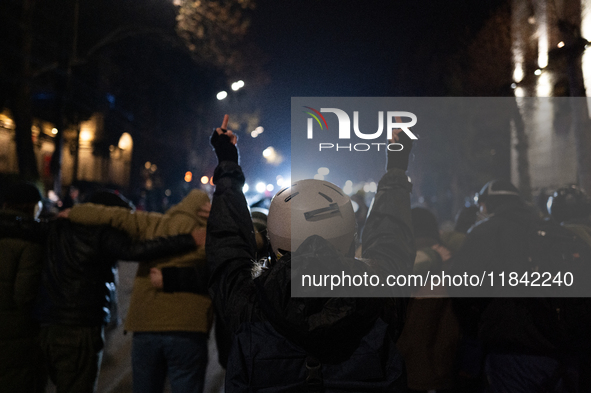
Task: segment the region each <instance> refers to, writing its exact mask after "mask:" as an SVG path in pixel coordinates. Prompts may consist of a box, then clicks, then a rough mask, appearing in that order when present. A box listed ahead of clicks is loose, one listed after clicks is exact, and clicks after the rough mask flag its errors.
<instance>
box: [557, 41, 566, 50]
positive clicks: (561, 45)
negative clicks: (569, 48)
mask: <svg viewBox="0 0 591 393" xmlns="http://www.w3.org/2000/svg"><path fill="white" fill-rule="evenodd" d="M556 46H557V47H559V48H562V47H563V46H564V41H560V42H559V43H558V45H556Z"/></svg>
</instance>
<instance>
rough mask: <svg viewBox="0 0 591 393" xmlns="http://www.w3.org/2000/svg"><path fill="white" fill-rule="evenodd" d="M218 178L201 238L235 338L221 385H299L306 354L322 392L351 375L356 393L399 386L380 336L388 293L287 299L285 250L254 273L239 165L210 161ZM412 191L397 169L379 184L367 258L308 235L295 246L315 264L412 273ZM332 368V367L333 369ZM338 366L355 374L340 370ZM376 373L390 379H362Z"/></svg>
mask: <svg viewBox="0 0 591 393" xmlns="http://www.w3.org/2000/svg"><path fill="white" fill-rule="evenodd" d="M214 183H215V184H216V191H215V194H214V197H213V202H212V209H211V213H210V217H209V221H208V224H207V244H206V250H207V257H208V263H209V267H210V270H211V272H212V274H211V279H210V285H209V288H210V295H211V296H212V299H213V302H214V305H215V307H216V308H217V310H219V311H221V314H222V315H223V318H224V321H225V323H226V325H227V326H228V327H229V329H230V331H232V332H233V333H235V335H236V338H235V340H234V343H233V348H232V353H231V355H230V360H229V363H228V368H227V371H228V374H227V377H226V389H227V391H229V392H233V391H242V389H247V388H248V389H253V388H255V390H257V389H263V388H268V389H270V390H265V391H269V392H279V391H294V390H290V389H295V391H298V389H297V387H298V386H300V385H298V381H299V382H303V380H304V379H306V378H307V375H308V376H309V374H306V371H305V370H306V367H305V365H306V364H307V362H308V360H307V359H308V357H309V356H313V358H314V359H315V360H317V361H319V362H320V364H322V367H321V368H322V371H323V372H324V378H325V380H324V386H325V388H326V390H325V391H327V392H328V391H342V390H345V389H346V388H345V385H343V384H346V383H348V382H347V381H349V382H350V383H351V384H352V385H351V384H349V385H346V386H348V387H349V389H350V388H351V386H353V385H355V384H356V383H357V384H360V383H361V385H355V386H358V389H361V390H359V391H372V390H371V389H374V388H375V390H376V391H381V389H393V388H395V386H394V385H396V383H399V382H400V381H397V380H399V378H398V377H399V376H400V374H401V372H402V363H401V358H400V356H399V355H398V353H397V352H396V349H395V348H394V345H393V341H392V340H391V339H390V338H389V336H388V337H386V336H385V332H386V328H387V324H386V323H384V322H383V321H382V318H385V319H388V321H387V322H388V323H391V322H393V321H392V319H396V318H397V317H398V318H400V317H401V316H400V315H398V316H395V317H393V318H392V317H390V318H388V317H385V316H384V304H385V303H386V302H388V301H389V300H387V299H384V298H351V297H333V298H292V297H291V284H290V282H291V274H292V271H291V269H292V265H291V259H290V254H286V255H284V256H283V257H282V258H281V259H279V260H278V261H277V262H276V263H275V264H274V265H273V266H272V267H271V268H270V269H268V270H266V271H264V272H263V274H261V275H260V276H259V277H257V278H255V279H253V278H252V276H251V270H252V264H253V261H254V258H255V250H256V244H255V238H254V231H253V226H252V220H251V218H250V214H249V211H248V206H247V203H246V200H245V198H244V195H243V193H242V186H243V184H244V175H243V174H242V170H241V168H240V166H238V165H237V164H235V163H232V162H228V161H222V163H221V164H220V165H219V166H218V167H217V168H216V171H215V174H214ZM410 188H411V186H410V183H409V182H408V180H407V177H406V175H405V174H404V171H402V170H396V169H394V170H390V171H389V172H388V173H386V174H385V175H384V177H383V178H382V180H381V181H380V184H379V186H378V192H377V195H376V199H375V202H374V205H373V207H372V212H371V214H370V215H369V217H368V220H367V223H366V226H365V229H364V238H363V249H364V250H363V254H364V255H363V256H364V259H366V262H363V261H361V260H356V259H353V258H346V257H342V256H339V255H338V254H337V252H336V251H335V250H334V249H333V247H332V246H331V245H330V244H329V243H328V242H327V241H325V240H324V239H322V238H321V237H318V236H313V237H310V238H308V239H307V240H306V241H305V242H304V243H303V244H302V245H301V246H300V248H299V249H298V250H297V251H296V252H297V253H298V255H299V256H303V257H304V259H305V260H307V261H309V262H310V263H312V264H327V263H328V264H330V263H332V264H336V265H338V264H342V265H348V266H350V267H352V269H353V270H359V271H369V272H371V271H376V270H380V271H382V272H388V273H389V274H410V273H411V272H412V264H413V261H414V256H415V249H414V242H413V237H412V231H411V224H410V195H409V192H410ZM367 261H369V262H367ZM391 294H392V295H393V296H403V295H405V294H406V292H405V291H404V290H403V289H402V288H392V292H391ZM380 317H382V318H380ZM376 353H381V358H380V357H378V358H376V357H375V354H376ZM372 354H373V355H372ZM263 365H266V366H263ZM331 365H332V366H333V367H336V368H335V369H331ZM335 365H336V366H335ZM337 369H338V370H351V372H350V373H347V372H343V371H339V372H338V373H337V371H335V370H337ZM280 370H282V371H281V374H278V373H279V371H280ZM331 370H332V371H331ZM353 370H356V371H353ZM335 373H336V374H335ZM339 373H340V374H339ZM329 375H332V378H333V379H334V381H333V382H332V385H331V381H328V380H327V379H326V378H327V376H329ZM380 378H383V379H384V380H386V379H387V380H388V381H387V383H386V384H382V385H380V384H379V383H375V384H374V385H372V386H371V387H370V386H369V385H363V383H368V382H367V381H369V380H374V382H375V381H380ZM388 383H389V385H388ZM339 384H340V385H339ZM339 386H341V387H342V389H341V388H339ZM363 386H365V387H363ZM300 387H301V386H300ZM362 387H363V388H362ZM302 389H303V388H302ZM390 391H391V390H390Z"/></svg>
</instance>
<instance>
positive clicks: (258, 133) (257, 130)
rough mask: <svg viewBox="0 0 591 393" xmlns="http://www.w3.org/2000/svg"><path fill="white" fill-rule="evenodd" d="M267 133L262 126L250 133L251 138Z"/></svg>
mask: <svg viewBox="0 0 591 393" xmlns="http://www.w3.org/2000/svg"><path fill="white" fill-rule="evenodd" d="M263 131H265V129H264V128H263V127H261V126H258V127H257V128H255V129H254V130H253V131H251V132H250V136H251V137H253V138H256V137H257V136H259V135H261V134H262V133H263Z"/></svg>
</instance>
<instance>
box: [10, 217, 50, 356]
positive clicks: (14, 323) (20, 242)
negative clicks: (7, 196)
mask: <svg viewBox="0 0 591 393" xmlns="http://www.w3.org/2000/svg"><path fill="white" fill-rule="evenodd" d="M21 216H22V214H21V213H18V212H10V211H7V210H4V211H1V212H0V227H1V226H2V223H5V225H6V226H9V227H13V223H14V222H16V220H20V219H21ZM25 221H33V220H32V219H25ZM42 256H43V247H42V245H41V244H39V243H35V242H32V241H30V240H26V239H21V238H18V237H15V236H9V235H8V233H2V231H0V321H2V323H0V347H2V342H3V341H4V340H14V339H19V338H27V337H34V336H35V335H36V334H37V323H35V322H34V321H33V319H32V318H31V309H32V307H33V304H34V301H35V296H36V295H37V290H38V287H39V281H40V277H41V259H42Z"/></svg>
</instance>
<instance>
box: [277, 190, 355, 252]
mask: <svg viewBox="0 0 591 393" xmlns="http://www.w3.org/2000/svg"><path fill="white" fill-rule="evenodd" d="M267 230H268V235H269V241H270V242H271V247H272V248H273V252H275V254H284V253H285V252H288V251H295V250H296V249H297V248H298V247H299V246H300V244H302V243H303V242H304V240H306V239H307V238H308V237H310V236H312V235H318V236H321V237H322V238H324V239H326V240H327V241H328V242H330V243H331V244H332V245H333V246H334V247H335V248H336V249H337V250H338V251H339V253H340V254H342V255H345V254H346V253H347V252H348V251H349V250H350V249H351V245H352V244H353V242H354V240H355V232H356V227H355V213H354V212H353V206H352V205H351V199H350V198H349V197H348V196H347V194H345V193H344V192H343V190H341V189H340V188H339V187H338V186H336V185H334V184H332V183H329V182H327V181H323V180H312V179H308V180H300V181H298V182H296V183H294V184H292V185H291V186H290V187H287V188H284V189H282V190H281V191H279V192H278V193H277V194H275V196H274V197H273V200H272V201H271V206H270V207H269V217H268V219H267Z"/></svg>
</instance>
